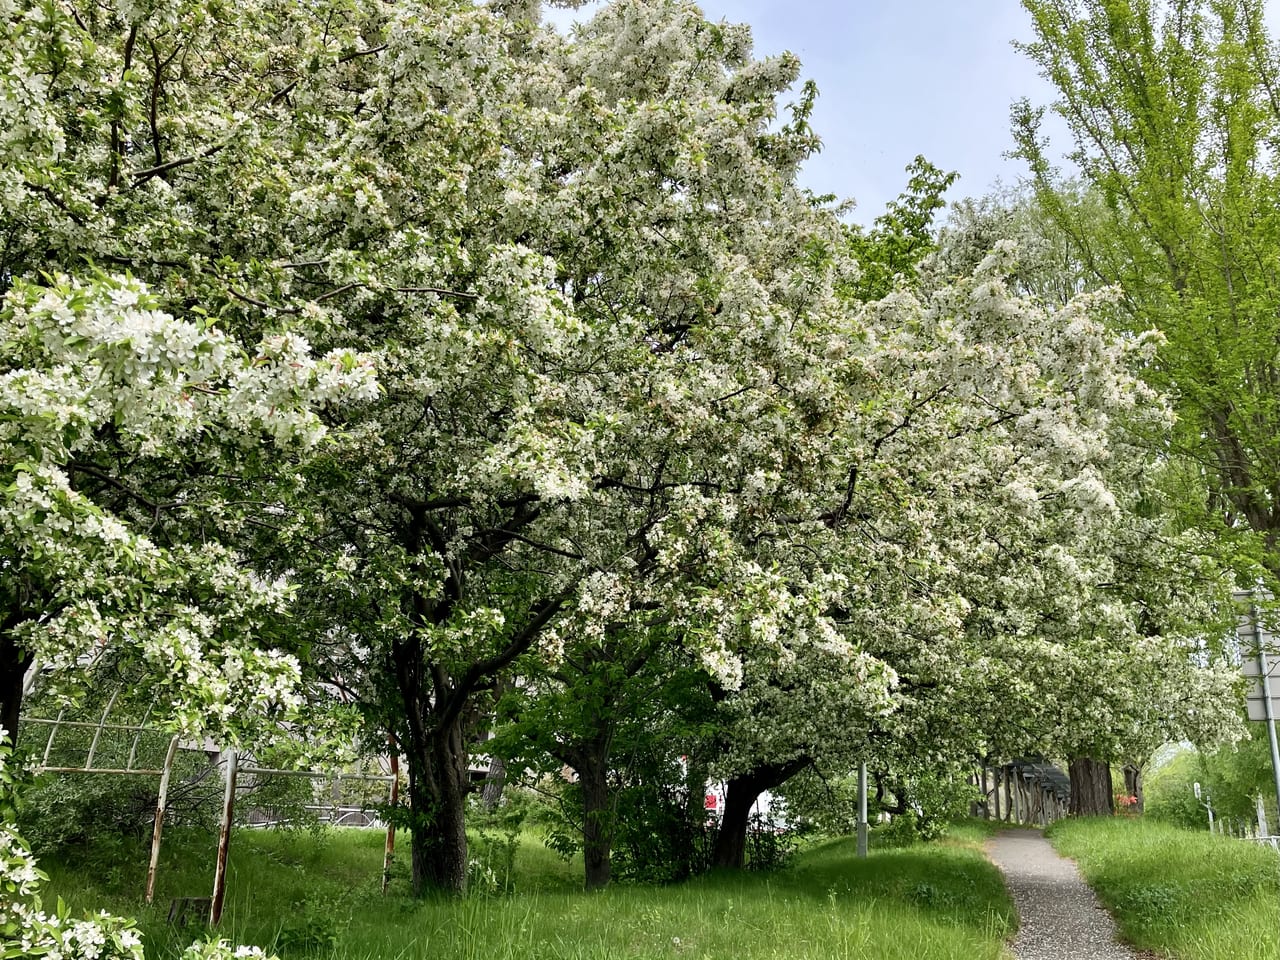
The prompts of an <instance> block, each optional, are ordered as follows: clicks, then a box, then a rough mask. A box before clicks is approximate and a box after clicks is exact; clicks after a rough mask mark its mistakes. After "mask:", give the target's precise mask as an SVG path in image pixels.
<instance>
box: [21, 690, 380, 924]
mask: <svg viewBox="0 0 1280 960" xmlns="http://www.w3.org/2000/svg"><path fill="white" fill-rule="evenodd" d="M118 694H119V691H116V692H115V693H113V694H112V695H111V697H110V699H109V700H108V701H107V704H106V706H105V707H104V708H103V711H102V714H101V716H100V717H99V718H98V720H97V722H91V721H81V720H67V719H65V711H59V713H58V715H57V717H55V718H53V719H50V718H47V717H24V718H23V727H24V728H25V729H26V730H29V729H30V728H31V726H33V725H34V726H37V727H47V728H48V729H49V734H48V737H47V738H46V739H45V743H44V749H43V751H42V752H41V760H40V762H39V763H38V764H36V772H37V773H57V774H67V775H70V774H88V775H115V776H122V775H124V776H151V777H159V778H160V783H159V786H158V789H157V793H156V812H155V818H154V822H153V825H152V832H151V851H150V857H149V860H148V864H147V879H146V889H145V897H146V902H147V903H151V902H152V901H153V899H154V897H155V881H156V871H157V867H158V865H159V861H160V847H161V837H162V834H163V831H164V819H165V812H166V810H167V807H168V799H169V783H170V778H171V774H172V772H173V763H174V760H175V758H176V756H177V753H178V751H179V750H185V751H188V752H193V753H204V754H206V755H208V754H212V753H217V754H219V755H220V756H221V757H222V758H223V759H220V760H218V761H216V763H217V764H218V765H225V772H224V776H223V779H224V782H225V789H224V794H223V803H222V816H221V819H220V822H219V828H218V850H217V857H216V861H215V867H214V885H213V894H212V896H211V897H210V899H209V922H210V924H211V925H214V926H216V925H217V924H218V923H219V922H220V920H221V919H222V904H223V900H224V897H225V894H226V864H227V854H228V850H229V846H230V837H231V826H232V822H233V820H234V816H235V791H236V781H237V778H238V777H239V775H241V774H244V775H250V776H286V777H306V778H308V779H310V780H328V781H330V782H331V783H332V784H333V786H334V791H333V792H334V796H335V797H336V796H337V795H338V793H339V792H340V787H341V785H342V783H343V782H344V781H361V782H367V783H381V784H385V785H387V786H388V788H389V791H388V792H389V796H388V800H389V803H390V805H391V806H393V807H394V806H395V805H396V803H397V802H398V794H399V790H398V786H399V783H398V781H399V758H398V757H397V756H395V755H394V753H392V754H391V755H389V756H388V757H383V758H379V762H380V763H385V764H386V765H387V767H388V769H389V770H390V772H389V773H387V774H371V773H359V772H324V771H318V770H286V769H280V768H274V767H260V766H243V767H242V766H240V756H239V754H238V752H237V751H235V750H228V749H224V748H223V747H221V746H220V745H219V744H216V743H215V742H214V741H212V740H208V739H206V740H205V741H203V742H201V743H194V742H190V741H187V742H185V743H184V742H183V740H182V738H181V736H180V735H176V734H174V735H170V736H169V742H168V747H167V749H166V751H165V759H164V763H163V765H162V766H161V767H160V768H159V769H155V768H151V767H139V766H136V765H135V761H136V759H137V755H138V745H139V743H140V741H141V739H142V737H143V735H144V734H152V735H155V736H157V737H161V736H164V735H166V734H165V731H163V730H160V729H158V728H156V727H149V726H147V720H149V719H150V716H151V709H150V708H148V710H147V713H146V714H145V715H144V717H143V720H142V722H141V723H136V724H135V723H113V722H111V721H110V719H109V718H110V715H111V710H112V708H113V707H114V706H115V703H116V699H117V697H118ZM63 728H67V729H78V730H92V731H93V737H92V739H91V740H90V743H89V747H88V749H87V750H86V753H85V762H84V763H83V764H82V765H79V766H65V765H57V764H53V765H51V764H50V763H49V758H50V756H51V755H52V752H53V747H54V743H55V741H56V739H57V736H58V732H59V731H60V730H61V729H63ZM108 732H109V733H117V732H122V733H125V734H132V735H133V739H132V743H131V744H130V748H129V755H128V758H127V760H126V761H125V765H124V766H123V767H120V766H98V765H95V764H94V760H95V758H96V757H97V753H98V747H99V745H100V743H101V740H102V735H103V734H104V733H108ZM389 743H390V744H391V745H392V746H394V740H390V741H389ZM304 808H305V809H308V810H315V811H332V812H333V814H335V815H336V814H337V812H338V810H339V809H345V808H340V806H339V805H338V804H337V803H336V801H335V802H334V803H332V804H306V805H304ZM344 816H345V814H344ZM394 846H395V824H394V822H391V823H388V824H387V840H386V854H385V857H384V862H383V878H382V888H383V891H384V892H385V890H386V888H387V882H388V878H389V875H390V862H391V855H392V851H393V850H394Z"/></svg>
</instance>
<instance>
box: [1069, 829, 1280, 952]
mask: <svg viewBox="0 0 1280 960" xmlns="http://www.w3.org/2000/svg"><path fill="white" fill-rule="evenodd" d="M1049 836H1050V839H1052V841H1053V844H1054V846H1055V847H1057V848H1058V851H1059V852H1061V853H1063V854H1065V855H1066V856H1069V857H1072V858H1074V859H1075V860H1076V861H1077V863H1079V865H1080V869H1081V871H1082V872H1083V873H1084V875H1085V878H1086V879H1087V880H1088V881H1089V884H1090V886H1092V887H1093V889H1094V890H1095V891H1097V893H1098V896H1099V897H1100V898H1101V899H1102V901H1103V902H1104V903H1105V904H1106V905H1107V907H1108V908H1109V909H1110V910H1111V912H1112V914H1113V915H1114V916H1115V918H1116V921H1117V923H1118V924H1119V925H1120V929H1121V932H1122V933H1123V934H1124V936H1125V937H1126V938H1127V939H1128V940H1129V941H1131V942H1132V943H1133V944H1134V945H1135V946H1137V947H1139V948H1141V949H1144V950H1151V951H1154V952H1156V953H1159V954H1161V955H1164V956H1168V957H1174V958H1177V960H1273V958H1276V957H1280V856H1277V855H1276V854H1275V852H1274V851H1272V850H1271V849H1270V848H1266V847H1260V846H1258V845H1256V844H1254V843H1252V842H1250V841H1246V840H1236V839H1232V838H1230V837H1217V836H1211V835H1210V834H1209V833H1208V831H1203V832H1193V831H1189V830H1185V829H1182V828H1179V827H1172V826H1168V825H1165V824H1160V823H1157V822H1154V821H1150V820H1130V819H1126V818H1110V819H1085V820H1064V821H1060V822H1059V823H1057V824H1055V825H1054V826H1053V827H1052V828H1051V829H1050V831H1049Z"/></svg>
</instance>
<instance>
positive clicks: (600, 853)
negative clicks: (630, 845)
mask: <svg viewBox="0 0 1280 960" xmlns="http://www.w3.org/2000/svg"><path fill="white" fill-rule="evenodd" d="M578 761H579V762H578V763H577V765H576V769H577V773H578V786H579V787H580V788H581V790H582V856H583V860H584V861H585V864H586V884H587V889H588V890H601V889H603V888H604V887H607V886H608V885H609V880H610V878H611V875H612V869H613V868H612V861H611V859H610V857H611V854H612V851H613V810H612V809H611V807H610V802H609V799H610V798H609V750H608V743H607V741H605V742H601V741H600V740H599V739H597V740H595V741H593V742H592V743H591V744H590V745H589V746H588V747H587V748H586V749H584V750H583V751H582V752H581V754H580V755H579V757H578Z"/></svg>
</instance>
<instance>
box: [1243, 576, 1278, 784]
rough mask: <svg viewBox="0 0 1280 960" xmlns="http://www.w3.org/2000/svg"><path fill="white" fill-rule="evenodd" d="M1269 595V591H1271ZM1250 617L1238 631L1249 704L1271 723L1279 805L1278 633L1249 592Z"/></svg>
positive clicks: (1254, 715)
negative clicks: (1264, 619) (1269, 626)
mask: <svg viewBox="0 0 1280 960" xmlns="http://www.w3.org/2000/svg"><path fill="white" fill-rule="evenodd" d="M1268 597H1269V595H1268ZM1249 599H1250V603H1249V611H1248V613H1247V614H1246V617H1247V621H1246V622H1245V623H1241V624H1240V628H1239V629H1238V631H1237V635H1238V636H1239V637H1240V639H1241V640H1242V641H1244V643H1245V644H1246V645H1247V647H1248V648H1249V649H1247V650H1244V651H1242V653H1244V657H1243V667H1244V675H1245V676H1246V677H1249V678H1250V681H1251V682H1250V684H1249V691H1248V693H1247V694H1246V699H1245V706H1246V708H1247V709H1248V713H1249V719H1250V720H1253V721H1257V722H1261V723H1265V724H1266V725H1267V740H1268V741H1269V742H1270V744H1271V772H1272V775H1273V776H1274V778H1275V787H1276V805H1277V808H1280V743H1277V740H1276V718H1277V717H1280V700H1278V699H1277V684H1280V669H1277V668H1280V658H1277V657H1276V656H1275V654H1276V649H1275V636H1274V635H1273V634H1272V633H1271V631H1269V630H1267V629H1266V628H1265V627H1264V626H1263V625H1262V618H1261V617H1260V616H1259V611H1258V605H1257V603H1256V602H1253V601H1254V595H1252V594H1251V595H1249Z"/></svg>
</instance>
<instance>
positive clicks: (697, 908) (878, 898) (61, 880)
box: [44, 830, 1014, 960]
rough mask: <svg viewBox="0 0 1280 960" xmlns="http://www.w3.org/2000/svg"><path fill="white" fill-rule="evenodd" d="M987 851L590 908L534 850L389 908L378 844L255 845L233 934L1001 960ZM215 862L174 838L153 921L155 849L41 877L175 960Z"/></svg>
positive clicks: (1001, 930)
mask: <svg viewBox="0 0 1280 960" xmlns="http://www.w3.org/2000/svg"><path fill="white" fill-rule="evenodd" d="M979 837H980V834H975V836H973V837H968V836H962V837H960V838H959V839H952V840H948V841H944V842H942V843H938V844H929V845H920V846H914V847H907V848H903V849H894V850H883V851H875V852H873V854H872V856H871V857H869V858H868V859H866V860H858V859H857V858H856V857H855V856H854V842H853V841H852V840H837V841H829V842H825V843H820V844H816V845H814V846H811V847H809V848H808V849H806V850H805V851H803V852H802V853H801V854H800V855H798V856H797V858H796V860H795V862H794V863H793V864H792V865H791V866H790V867H788V868H787V869H785V870H782V871H778V872H776V873H773V874H768V875H764V874H736V873H735V874H728V873H726V874H718V875H712V876H708V877H703V878H700V879H698V880H696V881H693V882H690V883H685V884H681V885H676V886H669V887H646V886H615V887H613V888H611V889H609V890H607V891H604V892H603V893H596V894H586V893H583V892H581V891H580V890H579V889H578V888H579V886H580V884H581V874H580V867H579V866H576V865H569V864H565V863H563V862H562V861H560V860H559V859H558V858H557V857H556V856H555V855H554V854H553V853H551V852H550V851H548V850H546V849H545V848H544V847H543V846H542V845H541V843H539V842H537V841H536V839H534V838H532V837H528V836H527V837H526V838H525V841H524V842H522V844H521V846H520V848H519V853H518V856H517V864H516V873H517V889H516V891H515V892H514V893H511V894H508V895H503V896H473V897H470V898H468V899H466V900H463V901H450V900H441V899H427V900H423V901H415V900H412V899H411V898H409V897H408V896H406V895H405V894H404V888H403V882H404V881H403V880H398V881H397V883H396V889H395V890H393V892H392V894H391V895H390V896H387V897H384V896H382V894H381V893H380V891H379V883H380V871H381V856H382V847H381V844H382V835H381V834H378V833H376V832H373V831H369V832H364V831H357V830H342V831H331V832H329V833H327V834H325V835H324V837H323V838H322V839H321V841H320V842H319V843H316V842H315V840H314V838H312V837H311V836H310V835H308V834H305V833H304V834H300V835H296V836H289V835H279V834H273V833H262V832H249V831H241V832H238V833H237V834H236V835H235V836H234V838H233V841H232V854H231V867H230V871H229V885H228V895H227V896H228V899H227V909H226V914H225V916H224V921H223V927H224V929H223V931H222V935H224V936H227V937H229V938H231V939H233V940H235V941H236V942H240V943H256V944H259V945H261V946H264V947H268V948H271V949H275V950H276V951H278V952H279V953H280V955H281V956H282V957H283V958H286V960H288V958H295V957H297V958H302V957H312V958H317V960H375V958H376V960H383V958H385V960H418V958H421V960H428V958H430V960H464V958H477V960H479V958H485V960H517V958H519V960H552V958H555V960H585V958H591V960H615V958H616V960H624V958H625V960H648V958H692V960H704V958H706V960H709V958H716V960H719V958H742V960H764V958H789V960H810V958H812V960H817V958H822V960H841V958H864V960H1001V958H1003V957H1005V956H1007V954H1006V953H1005V951H1004V946H1003V944H1004V940H1005V938H1006V937H1008V936H1009V934H1010V932H1011V930H1012V928H1013V926H1014V920H1013V909H1012V906H1011V904H1010V902H1009V900H1008V897H1007V895H1006V893H1005V890H1004V886H1003V884H1002V883H1001V880H1000V878H999V874H998V873H997V872H996V870H995V869H994V868H993V867H992V866H991V865H990V864H989V863H987V861H986V860H985V859H984V858H983V856H982V854H981V851H980V849H979V847H978V845H977V843H976V842H975V840H976V839H978V838H979ZM212 847H213V843H212V839H211V838H209V837H208V836H199V835H185V836H179V835H176V834H175V836H174V837H173V838H172V839H169V838H166V844H165V854H164V859H163V862H162V865H161V873H160V884H159V892H158V894H157V897H156V904H155V905H154V906H153V907H151V908H145V907H143V906H142V905H141V903H140V902H139V900H140V898H139V895H138V891H140V890H141V887H142V882H143V874H144V870H145V851H143V850H142V849H141V847H139V848H138V849H137V850H128V851H127V850H124V849H121V850H116V851H108V854H107V856H106V858H105V859H104V858H103V857H102V856H100V855H99V854H98V853H95V852H93V851H90V853H89V855H88V856H87V857H86V858H85V860H84V861H83V862H81V863H70V862H67V861H63V862H57V863H51V862H46V863H45V864H44V866H45V868H46V869H47V870H48V872H49V873H50V875H51V888H50V893H51V895H56V894H61V895H62V896H64V897H66V898H67V900H68V902H70V903H72V905H73V906H75V907H76V908H77V909H83V908H100V907H106V908H107V909H109V910H112V911H114V912H118V913H122V914H127V915H133V916H137V917H138V918H139V921H140V925H141V926H142V927H143V929H144V931H145V933H146V935H147V939H148V955H149V956H151V957H169V956H173V955H174V954H175V953H176V952H177V950H178V949H179V948H180V946H181V945H184V944H185V943H186V942H190V940H191V939H192V937H193V936H195V935H196V934H197V933H198V932H199V931H198V930H194V929H191V928H188V929H187V930H184V931H173V930H171V929H169V928H168V927H167V925H166V923H165V915H166V913H167V910H168V904H169V901H170V899H171V898H173V897H177V896H207V895H208V888H209V886H210V884H211V876H212V866H211V864H212ZM135 859H136V862H135ZM104 865H109V866H106V868H105V869H104Z"/></svg>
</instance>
